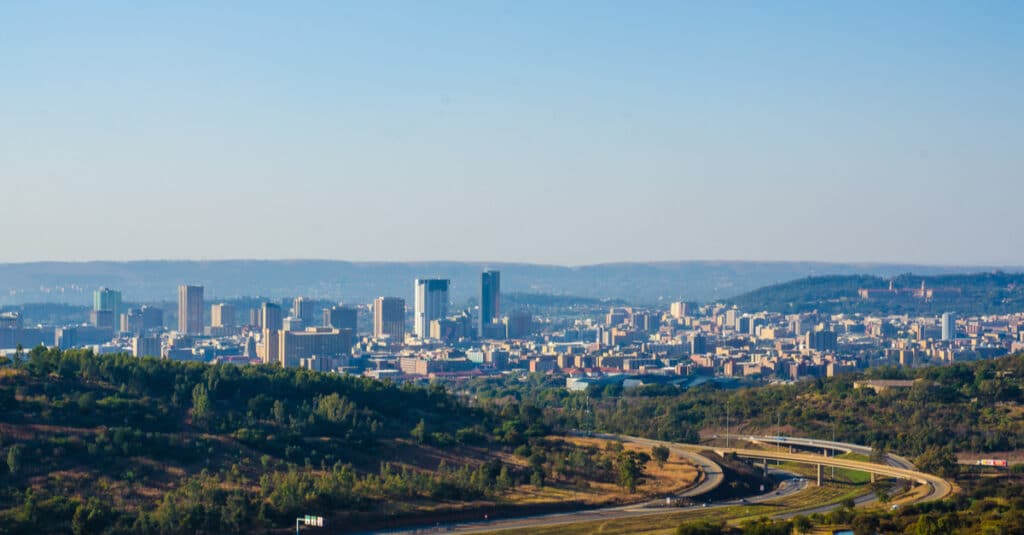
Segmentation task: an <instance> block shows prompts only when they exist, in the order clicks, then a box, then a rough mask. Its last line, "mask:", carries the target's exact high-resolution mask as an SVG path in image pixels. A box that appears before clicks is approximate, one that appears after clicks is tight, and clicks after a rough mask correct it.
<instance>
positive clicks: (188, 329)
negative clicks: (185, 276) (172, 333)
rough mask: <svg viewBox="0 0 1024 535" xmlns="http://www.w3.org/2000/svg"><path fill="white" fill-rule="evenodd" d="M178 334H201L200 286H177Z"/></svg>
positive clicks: (201, 295)
mask: <svg viewBox="0 0 1024 535" xmlns="http://www.w3.org/2000/svg"><path fill="white" fill-rule="evenodd" d="M178 332H182V333H185V334H203V287H202V286H187V285H181V286H178Z"/></svg>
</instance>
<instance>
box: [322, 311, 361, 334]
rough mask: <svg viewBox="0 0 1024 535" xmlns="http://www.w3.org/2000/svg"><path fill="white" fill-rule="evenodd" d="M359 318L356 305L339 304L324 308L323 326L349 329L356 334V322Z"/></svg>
mask: <svg viewBox="0 0 1024 535" xmlns="http://www.w3.org/2000/svg"><path fill="white" fill-rule="evenodd" d="M358 318H359V310H357V309H356V307H351V306H345V305H339V306H334V307H331V308H325V309H324V327H333V328H335V329H349V330H351V331H352V334H356V333H357V332H358V329H356V326H357V325H356V323H357V320H358Z"/></svg>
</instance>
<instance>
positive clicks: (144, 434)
mask: <svg viewBox="0 0 1024 535" xmlns="http://www.w3.org/2000/svg"><path fill="white" fill-rule="evenodd" d="M496 421H497V420H496V419H494V418H492V417H491V416H490V415H489V414H487V413H485V412H483V411H481V410H479V409H473V408H470V407H468V406H466V405H465V404H463V403H460V402H459V401H458V400H456V399H455V398H454V397H452V396H450V395H449V394H447V393H446V392H445V391H444V389H443V388H440V387H431V388H423V387H415V386H398V385H395V384H392V383H386V382H379V381H373V380H370V379H364V378H358V377H345V376H338V375H329V374H321V373H314V372H308V371H304V370H294V369H288V370H285V369H280V368H276V367H262V366H259V367H257V366H246V367H237V366H232V365H216V366H208V365H203V364H197V363H180V362H172V361H167V360H156V359H148V358H146V359H136V358H133V357H130V356H125V355H113V356H97V355H94V354H92V353H91V352H88V351H66V352H60V351H58V350H55V349H50V350H47V349H43V348H38V349H35V350H33V351H31V352H30V353H29V354H27V355H24V356H20V357H19V358H16V359H15V360H14V361H13V362H12V361H8V362H6V363H3V365H2V366H0V452H2V453H3V455H4V460H5V461H6V463H2V467H0V482H2V485H0V533H70V532H74V533H98V532H111V533H120V532H132V533H198V532H206V533H224V532H254V531H262V530H266V529H271V528H274V527H282V526H288V525H289V524H290V523H292V522H294V519H295V517H296V515H302V514H308V513H311V512H312V513H318V514H323V515H325V516H326V515H327V514H328V513H329V514H330V515H331V516H332V518H331V520H332V521H335V524H336V525H337V522H342V521H344V519H345V516H346V515H347V516H348V517H349V518H350V519H353V518H360V515H366V514H370V513H379V512H380V510H381V507H383V506H384V505H385V504H415V503H417V502H431V503H437V502H442V501H444V500H464V501H471V500H475V499H480V498H483V497H487V496H489V495H491V494H492V493H494V492H497V491H500V490H501V489H500V488H498V487H500V486H501V485H505V486H510V485H512V484H514V483H515V482H516V481H517V480H528V479H529V477H530V474H529V473H521V472H522V471H521V470H520V469H518V468H517V467H516V466H514V465H513V466H506V465H503V464H502V463H501V462H500V461H498V460H496V459H494V458H493V457H488V456H487V455H485V454H486V453H487V450H488V448H498V449H502V448H504V449H511V448H513V447H515V446H516V445H519V444H521V443H523V442H525V440H526V438H527V435H528V433H529V432H530V430H529V429H528V426H527V425H525V424H524V423H523V420H522V419H521V418H520V415H519V414H518V413H510V414H506V415H505V416H503V417H502V420H501V425H497V424H496V423H495V422H496ZM493 427H498V428H500V429H503V430H505V431H506V433H505V434H504V435H503V436H502V437H501V439H500V440H496V439H495V436H494V435H493V433H492V431H491V429H492V428H493ZM535 431H536V434H539V435H544V434H545V433H546V429H541V428H538V429H537V430H535ZM506 439H507V440H506ZM474 452H476V453H474ZM499 472H500V473H499ZM503 478H504V479H503Z"/></svg>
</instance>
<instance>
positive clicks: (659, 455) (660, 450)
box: [651, 446, 669, 468]
mask: <svg viewBox="0 0 1024 535" xmlns="http://www.w3.org/2000/svg"><path fill="white" fill-rule="evenodd" d="M668 455H669V450H668V448H666V447H665V446H655V447H653V448H651V458H653V459H654V462H656V463H658V468H661V467H663V466H665V462H666V461H668Z"/></svg>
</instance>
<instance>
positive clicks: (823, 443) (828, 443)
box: [729, 435, 914, 470]
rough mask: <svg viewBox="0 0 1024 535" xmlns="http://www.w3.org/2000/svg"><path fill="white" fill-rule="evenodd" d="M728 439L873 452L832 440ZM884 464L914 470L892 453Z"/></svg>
mask: <svg viewBox="0 0 1024 535" xmlns="http://www.w3.org/2000/svg"><path fill="white" fill-rule="evenodd" d="M729 436H730V438H736V439H740V440H747V441H750V442H754V443H766V444H776V445H780V446H800V447H803V448H816V449H821V450H837V451H843V452H846V453H857V454H860V455H867V456H868V457H870V456H871V454H872V452H873V451H874V449H873V448H871V447H870V446H861V445H859V444H851V443H849V442H835V441H832V440H817V439H812V438H798V437H782V436H768V435H761V436H757V435H729ZM885 457H886V464H889V465H891V466H897V467H899V468H906V469H907V470H914V463H912V462H910V461H909V460H907V459H906V458H905V457H900V456H899V455H895V454H892V453H886V455H885Z"/></svg>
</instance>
